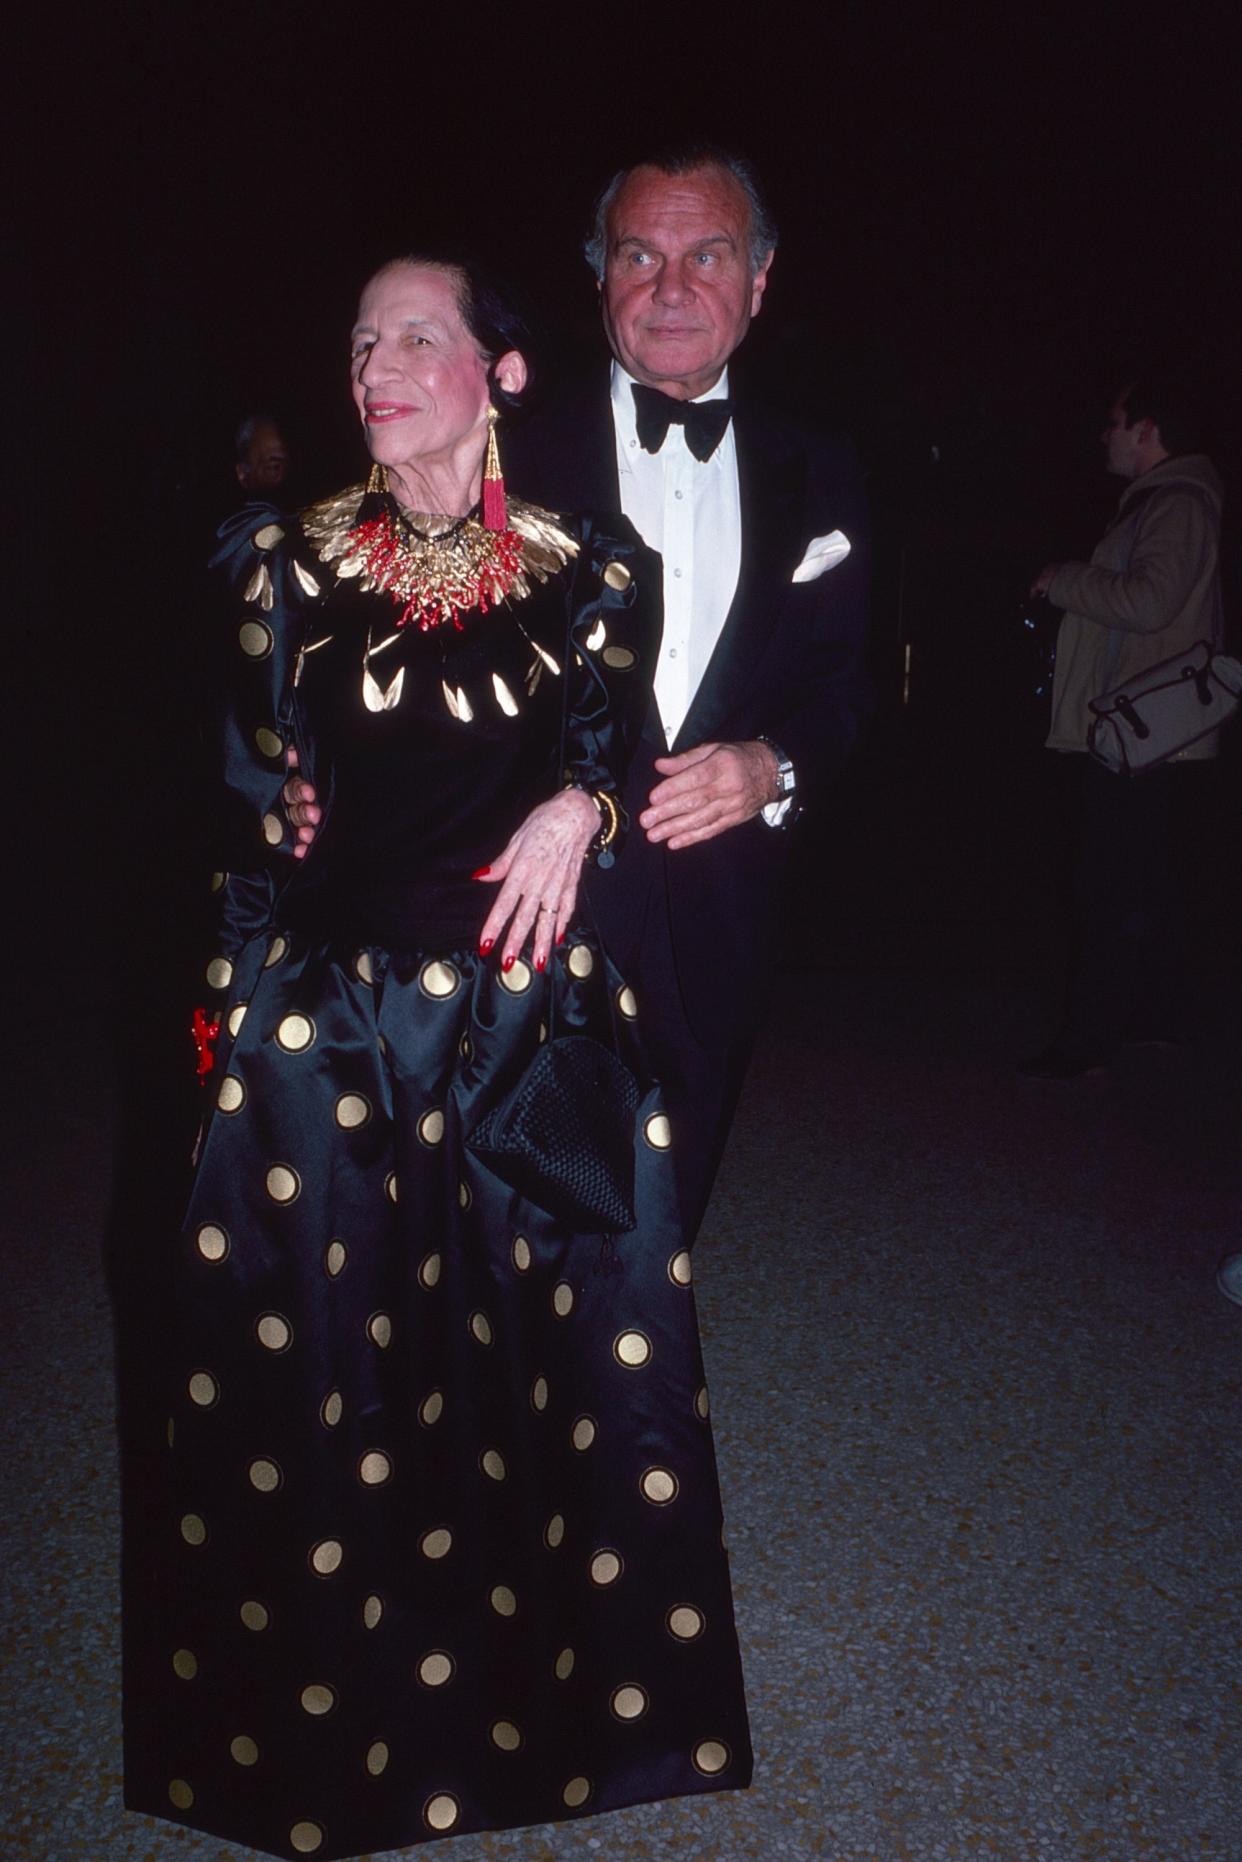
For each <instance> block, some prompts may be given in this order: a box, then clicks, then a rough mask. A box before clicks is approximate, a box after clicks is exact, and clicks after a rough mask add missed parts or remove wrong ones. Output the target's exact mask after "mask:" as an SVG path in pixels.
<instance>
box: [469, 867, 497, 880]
mask: <svg viewBox="0 0 1242 1862" xmlns="http://www.w3.org/2000/svg"><path fill="white" fill-rule="evenodd" d="M491 870H492V869H491V867H490V866H480V867H477V868H476V869H475V871H474V872H473V873H471V875H470V877H471V879H486V878H487V876H488V874H489V873H490V872H491Z"/></svg>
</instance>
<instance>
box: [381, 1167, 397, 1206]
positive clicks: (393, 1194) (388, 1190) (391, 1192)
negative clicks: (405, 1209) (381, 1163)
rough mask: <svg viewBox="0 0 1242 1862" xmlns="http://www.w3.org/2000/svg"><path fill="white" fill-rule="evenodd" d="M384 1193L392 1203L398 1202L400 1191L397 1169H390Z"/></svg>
mask: <svg viewBox="0 0 1242 1862" xmlns="http://www.w3.org/2000/svg"><path fill="white" fill-rule="evenodd" d="M384 1194H385V1196H386V1197H387V1198H388V1200H389V1202H390V1203H395V1202H396V1200H397V1195H398V1191H397V1173H396V1171H395V1170H390V1171H389V1173H388V1175H387V1176H386V1177H385V1178H384Z"/></svg>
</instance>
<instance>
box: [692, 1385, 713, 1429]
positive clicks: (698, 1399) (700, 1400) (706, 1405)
mask: <svg viewBox="0 0 1242 1862" xmlns="http://www.w3.org/2000/svg"><path fill="white" fill-rule="evenodd" d="M710 1412H711V1401H710V1399H709V1397H708V1394H707V1385H706V1384H700V1385H699V1387H698V1390H697V1392H696V1394H695V1398H694V1413H695V1415H696V1416H697V1417H698V1419H699V1421H700V1422H706V1421H707V1418H708V1415H709V1414H710Z"/></svg>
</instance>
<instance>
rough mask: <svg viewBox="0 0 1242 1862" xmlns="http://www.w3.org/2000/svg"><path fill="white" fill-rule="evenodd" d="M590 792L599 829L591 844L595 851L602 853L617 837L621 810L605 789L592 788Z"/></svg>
mask: <svg viewBox="0 0 1242 1862" xmlns="http://www.w3.org/2000/svg"><path fill="white" fill-rule="evenodd" d="M590 793H591V800H592V801H593V802H594V803H595V806H596V808H598V810H599V816H600V831H599V833H598V834H597V835H596V837H595V841H594V843H593V845H594V849H595V851H596V852H597V853H602V852H603V850H604V848H605V847H611V846H612V843H613V841H615V840H616V838H617V834H618V832H619V831H620V827H621V810H620V809H619V808H618V807H617V804H616V803H615V802H614V801H613V799H612V797H611V795H609V794H608V792H607V791H606V790H605V789H592V790H591V792H590Z"/></svg>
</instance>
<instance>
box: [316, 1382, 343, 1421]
mask: <svg viewBox="0 0 1242 1862" xmlns="http://www.w3.org/2000/svg"><path fill="white" fill-rule="evenodd" d="M344 1410H345V1404H344V1401H343V1400H342V1397H341V1393H340V1391H339V1390H329V1392H328V1394H327V1396H326V1397H325V1398H324V1400H323V1402H322V1403H321V1404H320V1405H319V1420H320V1422H322V1424H323V1426H324V1428H325V1429H335V1428H336V1425H337V1423H338V1422H339V1421H340V1420H341V1417H342V1415H343V1414H344Z"/></svg>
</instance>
